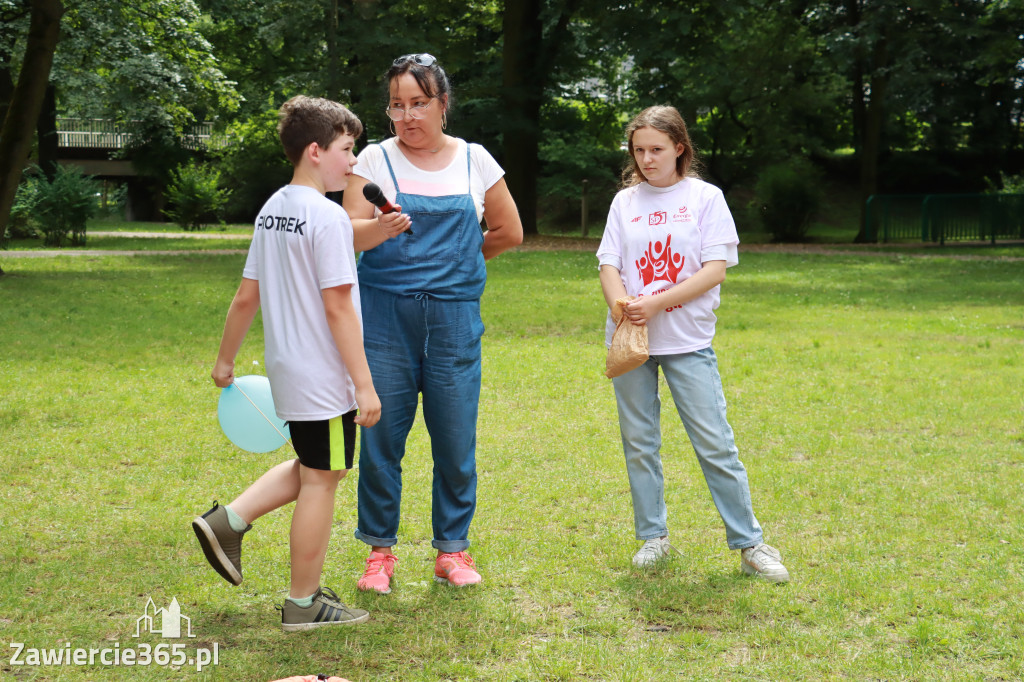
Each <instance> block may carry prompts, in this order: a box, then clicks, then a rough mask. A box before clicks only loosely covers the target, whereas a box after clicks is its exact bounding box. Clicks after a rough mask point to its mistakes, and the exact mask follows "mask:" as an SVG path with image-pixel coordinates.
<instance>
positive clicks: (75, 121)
mask: <svg viewBox="0 0 1024 682" xmlns="http://www.w3.org/2000/svg"><path fill="white" fill-rule="evenodd" d="M131 140H132V130H131V126H130V125H126V124H124V123H119V122H117V121H111V120H109V119H103V118H58V119H57V146H58V147H74V148H79V149H124V148H125V147H128V146H129V145H130V144H131ZM181 143H182V146H183V147H185V148H186V149H193V150H195V149H203V148H206V149H220V148H222V147H225V146H227V138H225V137H224V136H221V135H214V132H213V123H210V122H203V123H195V124H192V125H190V126H187V127H186V128H185V130H184V131H183V133H182V136H181Z"/></svg>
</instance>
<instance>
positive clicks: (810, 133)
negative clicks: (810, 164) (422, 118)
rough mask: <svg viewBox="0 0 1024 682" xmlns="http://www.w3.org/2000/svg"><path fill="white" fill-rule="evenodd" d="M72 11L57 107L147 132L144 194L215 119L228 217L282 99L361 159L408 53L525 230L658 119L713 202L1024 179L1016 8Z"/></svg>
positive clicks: (265, 180) (584, 2) (9, 24)
mask: <svg viewBox="0 0 1024 682" xmlns="http://www.w3.org/2000/svg"><path fill="white" fill-rule="evenodd" d="M43 2H51V3H52V2H56V0H0V15H2V16H3V18H4V22H3V23H2V24H0V110H3V109H4V108H6V107H7V106H8V104H9V103H12V102H14V101H16V99H17V98H15V97H14V96H13V92H14V83H15V78H14V74H16V73H17V72H18V69H19V68H20V66H21V64H22V61H23V59H24V54H25V48H26V45H27V41H28V24H29V12H28V8H29V7H30V6H33V5H36V4H38V3H43ZM64 4H65V7H66V10H67V11H66V14H65V16H64V18H63V20H62V24H61V26H62V34H61V35H62V38H61V42H60V45H59V48H58V49H57V51H56V56H55V60H54V68H53V73H52V77H51V78H50V79H49V80H50V82H52V83H53V85H54V86H55V88H56V97H55V106H56V107H57V108H58V109H59V110H60V111H61V112H62V113H65V114H73V115H83V116H100V117H112V118H116V119H119V120H122V121H137V122H140V123H139V125H140V128H139V130H140V131H145V132H144V133H140V135H139V137H140V138H142V140H143V141H142V143H141V147H140V148H139V149H138V150H136V151H137V152H138V151H141V155H142V156H147V157H151V161H152V160H156V162H157V164H156V165H159V161H160V159H165V162H164V163H163V166H162V167H161V168H150V170H149V171H147V172H148V173H149V175H150V176H152V177H154V178H159V177H160V174H161V172H162V173H163V174H164V176H166V173H167V171H168V170H169V169H170V168H173V167H174V166H175V165H177V164H178V163H181V162H182V161H183V160H184V158H183V156H182V155H181V154H178V153H177V152H174V150H172V149H168V148H167V146H166V145H164V143H163V142H161V141H162V140H163V141H166V140H167V139H169V137H168V136H170V137H173V135H174V133H175V132H176V131H180V130H181V128H182V127H183V126H184V125H186V124H187V123H189V122H191V121H194V120H214V121H217V122H218V123H219V125H220V126H221V130H224V131H231V132H230V134H229V139H233V140H234V143H235V144H234V146H233V147H229V148H228V150H226V151H223V152H219V153H218V156H217V162H218V163H220V164H222V169H223V172H224V178H225V181H226V182H228V183H230V184H231V185H232V186H233V187H234V189H235V190H236V192H235V194H234V200H233V201H232V205H231V209H232V216H231V217H233V218H238V219H241V218H245V217H246V215H247V214H248V215H249V216H251V213H252V211H254V210H255V207H256V206H258V204H259V202H260V201H262V199H263V198H264V196H265V195H266V193H268V192H269V191H270V190H271V189H272V187H271V186H270V184H271V183H272V182H279V181H280V180H279V178H280V176H281V175H283V174H284V173H285V170H284V169H285V168H286V166H285V165H284V164H283V163H282V162H281V160H280V158H281V157H280V152H279V150H278V149H277V143H276V140H275V139H274V135H273V112H274V111H275V110H276V108H277V107H278V106H279V105H280V103H281V102H283V101H284V100H285V99H287V98H288V97H290V96H292V95H295V94H298V93H305V94H313V95H322V96H327V97H331V98H334V99H337V100H339V101H342V102H344V103H345V104H347V105H348V106H350V107H351V108H352V109H353V110H354V111H355V112H356V113H357V114H358V115H359V116H360V117H361V118H362V119H363V121H364V124H365V126H366V132H365V137H364V138H363V140H361V141H360V143H361V144H365V143H366V142H367V141H369V140H376V139H381V138H383V137H386V136H388V135H389V134H390V133H389V131H388V121H387V119H386V118H385V117H384V116H383V114H382V113H381V110H382V109H383V106H384V101H385V91H384V84H383V82H382V76H383V74H384V73H385V71H386V70H387V68H388V67H389V66H390V64H391V61H392V60H393V59H394V58H395V57H397V56H398V55H402V54H407V53H412V52H430V53H432V54H434V55H436V56H437V57H438V58H439V59H440V61H441V63H442V64H443V65H444V66H445V68H446V70H447V71H448V73H449V76H450V78H451V80H452V83H453V86H454V95H455V98H454V108H453V110H452V112H451V114H450V115H449V117H448V122H449V128H448V132H449V133H452V134H456V135H460V136H463V137H466V138H467V139H471V140H473V141H476V142H480V143H482V144H484V145H485V146H486V147H487V148H488V149H489V150H490V151H491V152H492V153H493V154H494V155H495V156H496V157H497V158H498V159H499V162H501V163H502V164H503V166H504V168H505V170H506V179H507V181H508V183H509V186H510V188H512V191H513V196H514V198H515V199H516V201H517V203H518V204H519V207H520V211H521V212H522V214H523V217H524V223H525V227H526V229H527V230H528V231H530V230H533V229H535V228H536V213H535V209H536V208H537V206H541V207H542V210H541V212H540V216H541V217H544V216H547V217H551V216H561V217H564V216H567V215H568V214H569V213H571V212H572V207H573V206H574V205H575V204H574V202H576V201H577V200H578V199H579V198H580V196H581V193H582V188H583V187H584V186H585V185H584V180H586V181H587V183H588V184H587V185H586V186H588V187H589V188H590V191H591V195H593V193H594V192H595V191H596V192H597V193H599V194H602V195H605V194H609V193H610V192H612V191H613V189H614V184H615V182H614V177H615V175H616V173H617V171H618V166H619V165H621V162H622V160H623V159H622V156H623V155H622V153H621V150H620V149H619V146H620V143H621V131H622V126H623V124H624V123H625V121H626V120H628V119H629V118H630V117H631V116H632V115H633V114H635V113H636V112H638V111H639V110H640V109H642V108H644V107H646V106H649V105H651V104H673V105H675V106H677V107H678V108H679V109H680V110H681V111H682V112H683V114H684V117H685V118H686V120H687V122H688V124H689V125H690V128H691V133H692V135H693V137H694V140H695V142H696V144H697V145H698V147H699V148H700V150H701V151H702V153H703V158H704V162H705V163H704V167H705V172H706V174H707V175H708V177H709V179H710V180H712V181H713V182H715V183H716V184H719V185H720V186H721V187H722V188H723V189H725V190H726V191H727V192H728V191H730V190H731V189H733V188H735V187H752V186H753V185H754V184H755V183H756V180H757V178H758V177H759V176H760V174H761V173H762V172H763V171H764V169H766V168H769V167H771V166H775V165H777V164H779V163H780V162H786V161H788V160H790V159H793V158H803V159H811V160H815V161H817V162H818V163H819V165H821V164H824V165H825V166H827V167H828V168H830V169H831V170H832V171H833V172H834V173H838V174H839V176H840V178H841V179H842V178H849V179H850V181H851V182H852V183H853V184H855V185H857V186H858V187H860V190H861V192H862V194H863V196H864V197H865V198H866V196H867V195H868V194H870V193H873V192H875V191H877V190H879V189H898V188H901V187H907V186H908V185H910V184H912V183H915V182H917V183H921V184H926V185H928V186H930V187H941V188H943V189H952V188H954V187H956V186H958V187H961V188H963V189H980V188H983V187H984V186H985V184H986V178H988V179H989V180H992V179H996V178H998V173H999V172H1000V171H1003V172H1006V173H1009V174H1015V173H1020V172H1021V170H1022V166H1024V60H1022V56H1024V49H1022V44H1024V43H1022V40H1024V39H1022V35H1024V32H1022V31H1021V26H1024V0H974V1H972V2H945V1H943V0H901V1H900V2H897V1H896V0H871V1H870V2H868V0H781V1H779V2H767V1H766V0H735V1H734V2H727V3H725V2H715V1H713V0H694V1H693V2H687V3H679V2H668V3H666V2H663V1H661V0H635V1H634V2H632V3H618V4H614V3H604V2H598V1H597V0H477V1H474V2H469V3H466V2H455V0H437V1H436V2H431V3H426V2H423V0H316V1H315V2H313V3H309V2H299V1H298V0H265V1H260V2H257V1H256V0H139V2H133V3H123V2H115V1H114V0H65V3H64ZM257 128H259V129H261V130H263V129H264V128H266V129H265V130H263V132H257ZM161 131H162V132H161ZM5 139H7V138H5ZM147 145H148V146H147ZM841 150H852V155H850V154H845V155H843V154H837V152H839V151H841ZM138 156H139V154H138V153H137V154H136V157H138ZM143 165H145V163H144V162H143ZM150 165H151V166H153V164H152V163H151V164H150ZM261 169H262V170H261ZM598 188H599V189H598ZM0 209H3V210H0V213H3V214H4V215H5V217H6V212H7V209H6V208H3V206H0ZM561 217H560V218H559V219H561Z"/></svg>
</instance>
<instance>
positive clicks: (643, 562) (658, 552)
mask: <svg viewBox="0 0 1024 682" xmlns="http://www.w3.org/2000/svg"><path fill="white" fill-rule="evenodd" d="M672 549H673V547H672V545H670V544H668V538H654V539H653V540H647V541H645V542H644V545H643V547H641V548H640V551H639V552H637V553H636V554H634V555H633V565H634V566H636V567H637V568H648V567H650V566H653V565H654V564H656V563H658V562H659V561H661V560H662V559H664V558H666V557H667V556H668V555H669V552H670V551H671V550H672Z"/></svg>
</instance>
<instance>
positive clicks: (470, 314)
mask: <svg viewBox="0 0 1024 682" xmlns="http://www.w3.org/2000/svg"><path fill="white" fill-rule="evenodd" d="M384 159H385V161H387V165H388V172H389V173H391V179H392V181H393V182H394V184H395V187H396V188H398V196H397V201H396V203H398V204H399V205H401V207H402V211H403V212H405V213H407V214H408V215H409V216H410V217H411V218H412V230H413V233H412V234H410V233H409V232H406V233H404V234H400V235H398V236H397V237H395V238H393V239H389V240H387V241H385V242H384V243H382V244H380V245H379V246H377V247H375V248H373V249H370V250H369V251H366V252H364V253H363V254H362V257H361V258H360V261H359V286H360V297H361V303H362V305H361V307H362V312H363V336H364V345H365V347H366V360H367V362H368V363H369V366H370V373H371V374H372V375H373V384H374V388H376V390H377V395H378V397H379V398H380V401H381V416H380V421H379V422H378V423H377V424H376V425H375V426H373V427H372V428H369V429H362V431H361V437H362V438H361V441H362V442H361V445H360V452H359V502H358V510H359V520H358V525H357V528H356V532H355V536H356V538H358V539H360V540H362V541H363V542H365V543H367V544H368V545H372V546H376V547H390V546H393V545H395V544H396V543H397V542H398V522H399V518H400V513H401V499H402V458H403V457H404V456H405V444H406V438H407V437H408V435H409V430H410V429H411V428H412V424H413V421H414V419H415V417H416V407H417V403H418V399H419V394H420V393H422V394H423V420H424V423H425V424H426V427H427V431H428V433H429V434H430V446H431V454H432V456H433V461H434V469H433V471H434V481H433V508H432V518H433V532H434V539H433V542H432V544H433V546H434V547H435V548H437V549H439V550H441V551H442V552H460V551H462V550H464V549H466V548H467V547H469V540H468V535H469V526H470V523H471V522H472V520H473V513H474V511H475V510H476V421H477V411H478V409H477V408H478V404H479V400H480V337H481V336H482V335H483V332H484V326H483V322H482V321H481V319H480V296H481V294H482V293H483V289H484V284H485V282H486V278H487V270H486V267H485V265H484V257H483V251H482V246H483V232H482V231H481V229H480V221H479V219H478V218H477V214H476V206H475V204H474V203H473V197H472V196H471V195H470V193H469V188H468V183H469V177H470V173H471V172H472V170H471V167H470V157H469V146H468V144H467V147H466V164H467V173H466V182H467V191H466V193H465V194H453V195H448V196H441V197H429V196H424V195H419V194H406V193H404V192H402V191H401V188H400V187H399V185H398V179H397V178H396V177H395V172H394V169H393V168H392V166H391V160H390V159H389V158H388V156H387V152H385V153H384Z"/></svg>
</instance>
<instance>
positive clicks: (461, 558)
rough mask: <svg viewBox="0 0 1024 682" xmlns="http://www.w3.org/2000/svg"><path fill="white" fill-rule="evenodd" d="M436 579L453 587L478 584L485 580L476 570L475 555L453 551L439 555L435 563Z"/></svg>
mask: <svg viewBox="0 0 1024 682" xmlns="http://www.w3.org/2000/svg"><path fill="white" fill-rule="evenodd" d="M434 580H436V581H437V582H439V583H442V584H447V585H451V586H452V587H465V586H466V585H476V584H477V583H478V582H480V581H481V580H483V578H481V577H480V574H479V573H477V572H476V563H475V562H474V561H473V557H471V556H469V555H468V554H466V553H465V552H452V553H450V554H442V555H441V556H439V557H437V562H436V563H435V564H434Z"/></svg>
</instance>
